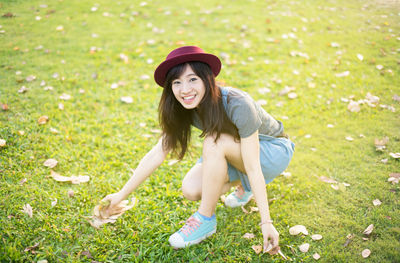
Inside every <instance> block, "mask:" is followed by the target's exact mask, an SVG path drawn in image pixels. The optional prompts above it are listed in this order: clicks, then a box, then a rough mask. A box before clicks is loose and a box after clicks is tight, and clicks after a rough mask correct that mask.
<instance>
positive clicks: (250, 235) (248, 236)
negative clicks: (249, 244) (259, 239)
mask: <svg viewBox="0 0 400 263" xmlns="http://www.w3.org/2000/svg"><path fill="white" fill-rule="evenodd" d="M243 238H247V239H251V238H254V234H252V233H246V234H244V235H243Z"/></svg>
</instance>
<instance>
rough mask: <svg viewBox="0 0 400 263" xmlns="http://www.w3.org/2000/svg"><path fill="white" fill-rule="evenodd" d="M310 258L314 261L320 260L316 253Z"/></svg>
mask: <svg viewBox="0 0 400 263" xmlns="http://www.w3.org/2000/svg"><path fill="white" fill-rule="evenodd" d="M312 257H313V258H314V259H315V260H318V259H320V258H321V256H320V255H319V254H318V253H315V254H314V255H313V256H312Z"/></svg>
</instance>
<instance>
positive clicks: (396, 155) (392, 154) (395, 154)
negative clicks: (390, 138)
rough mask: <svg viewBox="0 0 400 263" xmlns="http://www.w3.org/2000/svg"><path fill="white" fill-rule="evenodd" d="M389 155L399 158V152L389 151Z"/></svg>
mask: <svg viewBox="0 0 400 263" xmlns="http://www.w3.org/2000/svg"><path fill="white" fill-rule="evenodd" d="M389 155H390V156H391V157H393V158H395V159H399V158H400V153H389Z"/></svg>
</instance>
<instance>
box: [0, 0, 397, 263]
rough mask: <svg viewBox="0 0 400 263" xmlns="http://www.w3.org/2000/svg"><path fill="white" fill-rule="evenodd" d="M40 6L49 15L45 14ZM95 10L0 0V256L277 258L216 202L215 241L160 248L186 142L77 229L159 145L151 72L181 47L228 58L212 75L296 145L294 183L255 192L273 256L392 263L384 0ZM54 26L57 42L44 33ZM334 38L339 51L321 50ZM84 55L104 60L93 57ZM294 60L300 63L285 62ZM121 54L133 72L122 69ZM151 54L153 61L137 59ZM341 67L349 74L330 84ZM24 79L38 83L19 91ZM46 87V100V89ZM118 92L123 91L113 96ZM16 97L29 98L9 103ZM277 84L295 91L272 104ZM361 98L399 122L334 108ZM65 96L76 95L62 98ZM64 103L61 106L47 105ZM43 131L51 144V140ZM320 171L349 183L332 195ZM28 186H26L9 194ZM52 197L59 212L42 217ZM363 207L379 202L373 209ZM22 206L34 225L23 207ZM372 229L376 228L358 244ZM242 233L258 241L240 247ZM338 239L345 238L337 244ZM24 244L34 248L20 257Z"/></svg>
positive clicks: (176, 213)
mask: <svg viewBox="0 0 400 263" xmlns="http://www.w3.org/2000/svg"><path fill="white" fill-rule="evenodd" d="M44 2H47V5H48V6H47V7H41V5H42V4H44ZM95 2H96V3H97V4H98V5H97V6H98V10H97V11H95V12H92V11H91V8H92V7H94V6H95V4H94V3H89V1H76V0H75V1H65V0H64V1H63V0H60V1H37V0H32V1H4V0H2V1H0V14H1V15H3V14H5V13H8V12H11V13H12V14H14V17H12V18H6V17H0V25H1V26H2V27H1V28H0V30H4V31H5V32H4V33H0V58H1V61H0V103H3V104H7V105H8V107H9V110H8V111H0V139H4V140H6V141H7V145H6V147H3V148H0V174H1V181H0V194H1V196H2V198H1V201H0V235H1V239H0V242H1V243H0V261H2V262H21V261H34V262H36V261H38V260H40V259H47V260H48V261H49V262H58V261H62V262H64V261H65V262H76V261H83V262H91V261H92V260H95V261H101V262H189V261H190V262H204V261H210V262H247V261H248V262H282V259H281V258H280V257H279V256H269V255H268V254H263V255H261V254H260V255H256V254H255V253H254V252H253V250H252V249H251V246H252V245H257V244H260V243H261V242H262V235H261V233H260V231H259V227H258V222H259V215H258V214H256V213H252V214H244V213H243V212H242V211H241V210H240V209H237V210H235V209H227V208H225V207H224V206H223V204H222V203H219V204H218V206H217V219H218V232H217V234H215V235H213V236H212V237H211V238H209V239H207V240H206V241H204V242H203V243H201V244H199V245H196V246H193V247H190V248H186V249H181V250H173V249H172V248H171V247H170V246H169V244H168V237H169V235H170V234H172V233H173V232H175V231H176V230H177V229H179V227H180V226H181V223H180V222H181V221H182V220H185V219H186V218H187V217H188V216H189V215H191V214H192V213H193V212H194V211H195V210H196V208H197V207H198V203H194V202H190V201H187V200H185V199H184V198H183V196H182V194H181V191H180V186H181V180H182V178H183V176H184V174H185V173H186V172H187V171H188V170H189V169H190V167H191V166H192V165H193V164H194V163H195V161H196V159H197V158H198V156H199V155H200V152H201V141H200V140H199V138H198V137H197V135H199V133H198V132H195V136H194V137H193V145H192V147H191V149H190V153H189V154H188V155H187V156H186V157H185V159H184V160H183V161H181V162H180V163H178V164H175V165H173V166H168V164H167V163H168V162H165V164H164V165H162V166H161V167H160V168H159V169H158V170H157V171H156V172H155V174H154V176H152V177H150V178H149V180H148V181H146V182H145V183H144V184H143V185H142V186H141V187H140V188H139V189H138V190H137V191H136V193H134V195H135V196H136V197H137V198H138V199H139V204H138V205H137V206H136V207H135V208H133V209H132V210H130V211H128V212H127V213H126V214H124V215H123V216H122V217H121V218H120V219H118V220H117V222H116V223H115V224H108V225H105V226H104V227H102V228H101V229H99V230H97V229H94V228H92V227H91V226H90V225H89V224H88V223H87V220H86V219H85V216H88V215H90V214H91V211H92V209H93V207H94V206H95V205H96V204H97V203H98V201H99V200H101V198H103V197H104V196H105V195H107V194H109V193H112V192H114V191H117V190H119V189H120V188H121V187H122V186H123V185H124V183H125V182H126V181H127V180H128V178H129V176H130V169H133V168H135V167H136V165H137V164H138V162H139V161H140V159H141V157H143V156H144V154H145V153H146V152H147V151H148V150H149V149H151V147H152V145H153V144H154V143H156V141H157V136H158V135H157V134H154V133H152V132H151V130H152V129H155V128H158V121H157V106H158V101H159V96H160V93H161V89H160V88H159V87H157V86H156V84H155V83H154V81H153V80H152V74H153V72H154V68H155V67H156V65H157V64H158V63H159V62H160V61H162V60H163V59H164V57H165V56H166V54H167V53H168V52H169V51H171V50H172V49H173V48H175V47H178V46H179V45H180V44H179V43H181V42H182V41H183V42H184V43H185V44H188V45H189V44H194V45H198V46H201V47H202V48H204V49H205V50H206V51H208V52H211V53H215V54H217V55H221V53H226V54H228V55H229V56H230V57H229V60H230V61H231V62H233V63H232V65H228V63H226V61H224V67H223V70H222V72H221V74H220V76H219V77H218V80H220V81H225V82H226V83H227V85H230V86H234V87H238V88H241V89H243V90H245V91H247V92H249V93H250V94H251V95H252V96H253V97H254V98H255V99H257V100H259V99H264V100H266V101H267V104H266V105H265V106H263V107H264V108H265V109H266V110H267V111H268V112H269V113H271V114H272V115H273V116H275V117H276V118H277V119H279V120H282V121H283V122H284V125H285V129H286V131H287V133H289V134H290V135H291V138H292V140H293V141H294V142H295V143H296V152H295V156H294V159H293V161H292V163H291V164H290V166H289V168H288V171H290V172H291V174H292V177H290V178H285V177H283V176H280V177H278V178H277V179H275V180H274V181H273V182H272V183H271V184H269V185H268V187H267V188H268V195H269V198H276V201H274V202H273V203H272V204H271V206H270V212H271V216H272V218H273V219H274V221H275V226H276V228H277V229H278V231H279V232H280V246H281V248H282V251H283V253H284V254H285V255H286V256H287V257H289V258H290V259H292V261H293V262H313V261H314V259H313V258H312V255H313V254H314V253H319V254H320V255H321V259H320V260H319V261H321V262H364V261H365V262H399V261H400V250H399V249H398V248H399V245H400V228H399V225H400V213H399V211H400V204H399V190H400V189H399V185H392V184H390V183H389V182H387V178H388V175H389V174H390V173H393V172H397V173H398V172H400V170H399V169H400V168H399V167H400V165H399V164H400V163H399V160H396V159H394V158H391V157H390V156H389V153H390V152H400V133H399V131H400V115H399V111H400V104H399V102H396V101H394V100H393V99H392V97H393V95H395V94H397V95H400V78H399V75H400V68H399V63H400V50H399V47H400V45H399V44H400V41H399V37H400V35H399V32H400V23H399V22H400V8H399V6H398V5H397V4H396V1H383V0H382V1H378V0H376V1H372V0H371V1H361V0H359V1H358V0H354V1H344V0H331V1H321V0H315V1H310V0H308V1H238V0H236V1H228V0H222V1H197V2H196V1H168V3H167V1H160V0H158V1H157V0H154V1H150V0H149V1H146V3H147V5H141V2H142V1H127V0H120V1H111V2H110V1H104V0H98V1H95ZM104 12H108V13H109V14H110V16H104V15H103V13H104ZM121 14H124V15H121ZM36 16H40V17H41V20H36V19H35V18H36ZM60 25H62V26H63V28H64V30H63V31H57V30H56V28H57V27H58V26H60ZM160 30H161V33H159V31H160ZM290 33H294V34H295V36H296V38H293V37H291V35H289V34H290ZM92 34H97V35H98V37H97V38H94V37H92ZM285 34H286V35H287V36H288V38H285V36H284V35H285ZM149 40H152V41H150V43H149V42H148V41H149ZM152 42H154V43H152ZM332 42H335V43H338V44H339V45H340V46H339V47H332V45H331V43H332ZM39 46H42V48H37V47H39ZM91 47H97V48H98V49H100V50H99V51H97V52H95V53H93V54H91V53H90V49H91ZM291 51H298V52H303V53H306V54H307V55H308V56H309V58H308V59H306V58H304V57H299V56H296V57H293V56H291V55H290V52H291ZM338 52H340V53H338ZM121 53H123V54H125V55H127V56H128V57H129V63H127V64H126V63H124V62H123V61H122V60H121V59H120V58H119V55H120V54H121ZM357 54H362V55H363V57H364V60H363V61H360V60H359V59H358V58H357ZM148 59H153V61H154V62H153V63H151V64H148V63H147V60H148ZM265 60H268V61H269V63H268V64H267V63H265ZM377 65H383V66H384V68H383V69H382V70H378V69H377V68H376V66H377ZM294 70H297V71H298V75H296V74H293V71H294ZM17 71H20V72H21V74H20V75H17V74H16V72H17ZM344 71H349V72H350V75H349V76H347V77H343V78H339V77H336V76H335V74H336V73H340V72H344ZM54 73H58V77H55V78H54V77H53V74H54ZM29 75H34V76H36V80H34V81H32V82H27V81H26V77H28V76H29ZM94 75H96V77H94ZM142 75H148V76H149V77H150V79H142V78H141V77H142ZM42 80H43V81H45V82H46V86H52V87H54V90H52V91H45V90H44V89H43V88H44V87H43V86H41V85H40V83H41V81H42ZM279 80H280V81H279ZM118 81H124V82H125V83H126V85H125V86H120V87H119V88H118V89H115V90H112V89H111V84H112V83H116V82H118ZM310 83H313V84H315V85H313V84H311V85H310ZM22 86H25V87H26V88H28V89H29V90H28V91H27V92H26V93H23V94H20V93H18V92H17V91H18V90H19V89H20V88H21V87H22ZM285 86H292V87H295V92H296V93H297V95H298V98H296V99H293V100H291V99H288V98H287V97H286V96H279V95H278V93H279V91H280V90H282V89H283V88H284V87H285ZM265 87H267V88H269V89H270V90H271V92H270V93H267V94H264V95H263V94H260V93H259V92H258V89H260V88H265ZM80 89H83V90H84V91H85V92H84V93H80ZM368 92H370V93H371V94H373V95H376V96H378V97H379V98H380V104H384V105H391V106H393V107H394V108H395V109H396V112H391V111H390V110H388V109H384V108H381V107H379V106H378V107H376V108H371V107H369V106H367V105H362V106H361V111H360V112H358V113H351V112H349V111H348V110H347V103H344V102H342V101H341V99H342V98H348V97H349V96H351V95H353V96H354V99H355V100H359V99H364V98H365V96H366V94H367V93H368ZM62 93H67V94H69V95H71V96H72V99H71V100H68V101H61V100H60V99H59V96H60V95H61V94H62ZM122 96H132V97H133V98H134V103H133V104H124V103H122V102H121V101H120V98H121V97H122ZM60 102H62V103H63V104H64V107H65V108H64V110H59V109H58V104H59V103H60ZM278 102H281V104H282V106H277V103H278ZM328 102H330V103H328ZM42 115H47V116H49V119H50V120H49V122H48V123H47V124H46V125H42V126H41V125H38V123H37V120H38V118H39V117H40V116H42ZM285 117H287V118H285ZM141 123H145V124H146V126H145V127H141V125H140V124H141ZM327 124H333V125H334V128H328V127H327ZM50 127H53V128H56V129H57V130H59V133H58V134H53V133H51V132H50ZM18 131H24V132H25V133H24V135H19V133H18ZM145 134H150V135H151V137H150V138H147V137H144V136H143V135H145ZM308 134H310V135H311V137H310V138H308V137H309V136H306V135H308ZM360 134H363V135H364V137H360V136H359V135H360ZM346 136H351V137H353V138H354V141H352V142H349V141H347V140H346V139H345V138H346ZM384 136H388V137H389V138H390V141H389V143H388V145H387V149H386V150H385V151H384V152H377V151H376V150H375V147H374V139H375V138H383V137H384ZM48 158H55V159H57V160H58V161H59V164H58V165H57V167H56V168H55V170H56V171H57V172H58V173H60V174H62V175H65V176H71V175H78V174H80V175H89V176H90V177H91V180H90V182H89V183H86V184H81V185H70V184H66V183H59V182H55V181H54V180H53V179H52V178H51V177H50V176H49V175H50V171H49V169H48V168H46V167H44V166H43V162H44V161H45V160H46V159H48ZM170 158H174V157H170ZM384 158H388V162H387V163H386V164H384V163H382V162H381V160H382V159H384ZM320 176H327V177H330V178H333V179H335V180H337V181H339V182H341V183H342V182H345V183H349V184H350V186H349V187H344V186H343V185H342V184H341V185H340V189H339V190H337V191H336V190H334V189H332V188H331V187H330V185H329V184H327V183H324V182H322V181H320V180H318V177H320ZM24 178H26V179H27V182H26V183H24V184H23V185H21V184H19V182H20V181H21V180H22V179H24ZM69 189H72V190H73V191H74V192H75V196H74V197H73V198H70V197H68V195H67V192H68V190H69ZM55 198H57V200H58V203H57V205H56V206H55V207H51V202H52V201H53V200H54V199H55ZM374 199H380V200H381V201H382V205H381V206H377V207H375V206H373V204H372V200H374ZM28 203H29V204H30V205H31V206H32V207H33V217H32V218H30V217H29V216H28V215H26V214H24V213H23V212H21V210H22V207H23V206H24V205H25V204H28ZM250 206H255V202H254V201H252V203H251V204H250ZM296 224H301V225H305V226H306V227H307V229H308V230H309V232H310V234H315V233H319V234H321V235H322V236H323V239H322V240H320V241H312V240H311V238H310V236H303V237H301V236H291V235H290V234H289V231H288V229H289V228H290V227H291V226H293V225H296ZM370 224H374V226H375V229H374V231H373V233H372V234H371V236H370V238H369V240H368V241H363V240H362V237H363V234H362V232H363V230H364V229H365V228H366V227H367V226H368V225H370ZM246 232H252V233H255V234H256V238H255V239H253V240H246V239H244V238H242V236H243V234H245V233H246ZM348 234H354V235H355V237H354V238H353V240H352V242H351V243H350V244H349V245H348V246H347V247H344V246H343V244H344V243H345V242H346V236H347V235H348ZM304 242H308V243H310V244H311V247H310V251H309V252H307V253H302V252H300V251H299V249H298V246H299V245H301V244H302V243H304ZM36 243H39V246H38V247H37V248H36V249H35V250H34V251H35V253H31V252H24V249H25V248H26V247H29V246H33V245H34V244H36ZM365 248H368V249H370V250H371V252H372V253H371V255H370V257H369V258H368V259H363V258H362V257H361V252H362V250H363V249H365ZM84 251H89V252H90V254H91V256H92V257H93V258H87V257H86V256H84V255H82V252H84ZM84 254H85V253H84Z"/></svg>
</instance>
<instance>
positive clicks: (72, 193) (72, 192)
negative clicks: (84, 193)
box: [68, 189, 75, 197]
mask: <svg viewBox="0 0 400 263" xmlns="http://www.w3.org/2000/svg"><path fill="white" fill-rule="evenodd" d="M74 195H75V193H74V191H73V190H71V189H69V190H68V197H74Z"/></svg>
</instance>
